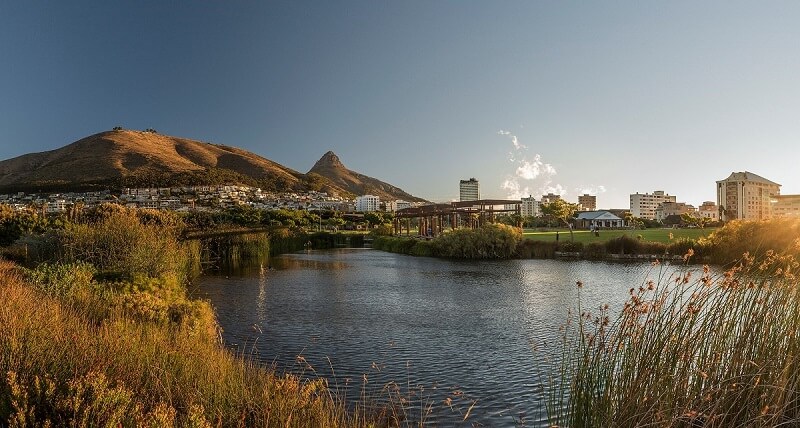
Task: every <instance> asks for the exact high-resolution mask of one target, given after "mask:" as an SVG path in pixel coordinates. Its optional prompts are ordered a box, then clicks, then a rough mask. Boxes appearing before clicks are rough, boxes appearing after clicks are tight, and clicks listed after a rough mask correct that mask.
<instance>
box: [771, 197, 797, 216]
mask: <svg viewBox="0 0 800 428" xmlns="http://www.w3.org/2000/svg"><path fill="white" fill-rule="evenodd" d="M770 202H771V205H772V207H771V208H772V215H773V216H775V217H800V195H776V196H773V197H772V200H771V201H770Z"/></svg>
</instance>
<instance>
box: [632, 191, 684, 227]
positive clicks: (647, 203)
mask: <svg viewBox="0 0 800 428" xmlns="http://www.w3.org/2000/svg"><path fill="white" fill-rule="evenodd" d="M675 201H676V198H675V196H671V195H668V194H666V193H664V191H663V190H656V191H655V192H653V194H652V195H651V194H649V193H638V192H637V193H634V194H631V215H632V216H634V217H638V218H646V219H648V220H655V219H656V208H658V206H659V205H661V204H663V203H664V202H675Z"/></svg>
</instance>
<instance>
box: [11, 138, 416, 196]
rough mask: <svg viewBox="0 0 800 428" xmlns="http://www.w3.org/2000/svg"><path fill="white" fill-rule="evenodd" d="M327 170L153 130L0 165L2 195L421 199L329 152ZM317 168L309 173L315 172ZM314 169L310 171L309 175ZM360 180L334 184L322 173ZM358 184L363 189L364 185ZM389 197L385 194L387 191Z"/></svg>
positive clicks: (84, 141)
mask: <svg viewBox="0 0 800 428" xmlns="http://www.w3.org/2000/svg"><path fill="white" fill-rule="evenodd" d="M317 164H320V165H329V166H331V167H329V168H318V169H317V171H314V173H313V174H311V172H312V171H309V173H307V174H303V173H301V172H298V171H296V170H294V169H292V168H289V167H286V166H284V165H281V164H279V163H277V162H275V161H272V160H270V159H267V158H265V157H262V156H260V155H258V154H255V153H253V152H249V151H247V150H244V149H240V148H238V147H233V146H228V145H223V144H212V143H205V142H201V141H197V140H191V139H188V138H182V137H174V136H168V135H163V134H159V133H156V132H153V131H135V130H124V129H115V130H112V131H103V132H99V133H97V134H93V135H90V136H88V137H84V138H81V139H79V140H77V141H75V142H73V143H70V144H68V145H66V146H63V147H61V148H58V149H54V150H49V151H45V152H38V153H28V154H24V155H21V156H17V157H15V158H11V159H7V160H3V161H0V192H2V191H5V192H9V191H27V192H48V191H50V192H55V191H86V190H94V189H102V188H112V189H117V188H119V189H121V188H124V187H172V186H174V185H177V186H181V185H189V184H197V185H208V184H246V185H254V186H257V187H262V188H263V189H265V190H271V191H308V190H316V191H326V192H328V193H331V194H336V195H339V196H351V195H358V194H361V193H359V192H358V191H359V190H360V189H364V188H375V189H376V190H379V191H380V192H376V193H380V194H377V196H380V197H381V199H392V200H393V199H403V198H404V197H409V196H410V198H409V199H411V200H414V201H416V200H419V201H421V200H422V199H421V198H417V197H414V196H411V195H410V194H408V193H406V192H404V191H402V190H401V189H399V188H397V187H395V186H393V185H390V184H388V183H384V182H382V181H380V180H377V179H374V178H372V177H368V176H366V175H363V174H359V173H356V172H354V171H350V170H348V169H346V168H345V167H344V164H342V162H341V160H340V159H339V158H338V156H336V155H335V154H334V153H333V152H332V151H329V152H327V153H325V155H323V156H322V158H320V160H319V161H317ZM317 164H315V167H316V166H317ZM313 169H314V168H312V170H313ZM342 171H346V172H347V175H348V176H351V177H356V178H358V180H355V181H352V182H338V183H337V182H336V178H338V176H339V175H333V179H332V178H330V177H327V176H326V173H327V172H338V173H340V174H341V173H342ZM361 180H364V181H366V182H367V183H368V184H367V185H366V186H365V185H364V183H363V182H361ZM384 189H386V190H389V191H386V190H384Z"/></svg>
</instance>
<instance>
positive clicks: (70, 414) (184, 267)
mask: <svg viewBox="0 0 800 428" xmlns="http://www.w3.org/2000/svg"><path fill="white" fill-rule="evenodd" d="M90 214H91V215H90V216H87V219H85V221H83V222H80V223H75V224H68V225H66V226H65V227H64V228H63V229H61V230H55V231H51V232H50V233H48V234H45V235H40V236H29V237H28V238H26V239H25V242H24V244H20V243H18V244H16V245H18V247H17V250H14V251H13V252H12V253H13V254H18V255H20V256H22V255H24V256H26V257H25V260H27V261H28V262H30V263H32V265H31V267H30V268H22V267H21V266H19V265H15V264H12V263H11V262H6V261H0V296H2V304H0V426H6V425H8V426H14V427H28V426H126V427H127V426H131V427H134V426H135V427H138V426H159V427H161V426H166V427H169V426H187V427H203V426H248V427H249V426H301V427H302V426H307V427H317V426H363V425H367V424H368V421H367V420H365V419H364V418H363V417H362V416H361V415H363V414H364V412H363V411H359V409H355V410H353V409H349V410H350V411H348V409H347V408H346V405H345V403H341V402H339V401H338V400H337V399H336V398H335V397H334V396H333V395H331V393H330V392H329V390H328V388H327V386H326V385H325V383H324V381H321V380H317V381H307V380H303V379H302V378H299V377H296V376H291V375H280V374H277V373H276V372H274V371H271V370H268V369H265V368H262V367H259V366H257V365H256V364H255V363H251V362H249V361H248V360H246V359H242V358H237V357H235V356H233V355H231V354H230V353H229V352H228V351H227V350H225V349H224V348H223V346H222V344H221V343H220V340H219V334H218V333H219V332H218V327H217V324H216V320H215V317H214V314H213V311H212V309H211V306H210V305H209V304H208V303H207V302H204V301H198V300H193V299H190V298H189V297H188V295H187V291H186V279H187V277H188V275H189V271H190V266H191V264H192V263H193V262H192V260H193V259H194V258H195V257H196V256H197V255H196V254H195V255H194V256H193V255H192V254H193V253H196V252H198V247H197V245H192V244H191V243H186V242H181V241H179V240H178V239H177V238H178V235H179V233H178V229H179V225H177V224H171V223H170V222H169V218H168V216H163V215H161V214H159V213H147V212H137V211H130V210H125V209H122V208H119V207H103V208H101V209H100V210H98V212H92V213H90ZM195 244H196V243H195ZM19 245H25V247H24V248H25V249H26V251H24V252H23V251H20V250H19V248H20V247H19ZM34 247H35V251H33V249H34ZM27 250H31V251H27ZM34 255H35V257H34ZM195 262H196V260H195ZM386 417H387V418H390V417H391V415H387V416H386ZM372 420H373V421H374V420H377V418H374V419H372Z"/></svg>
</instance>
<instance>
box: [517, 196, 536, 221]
mask: <svg viewBox="0 0 800 428" xmlns="http://www.w3.org/2000/svg"><path fill="white" fill-rule="evenodd" d="M521 201H522V204H520V212H519V213H520V215H522V216H523V217H538V216H539V214H540V212H539V201H537V200H536V198H534V197H533V196H530V195H528V197H527V198H522V199H521Z"/></svg>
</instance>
